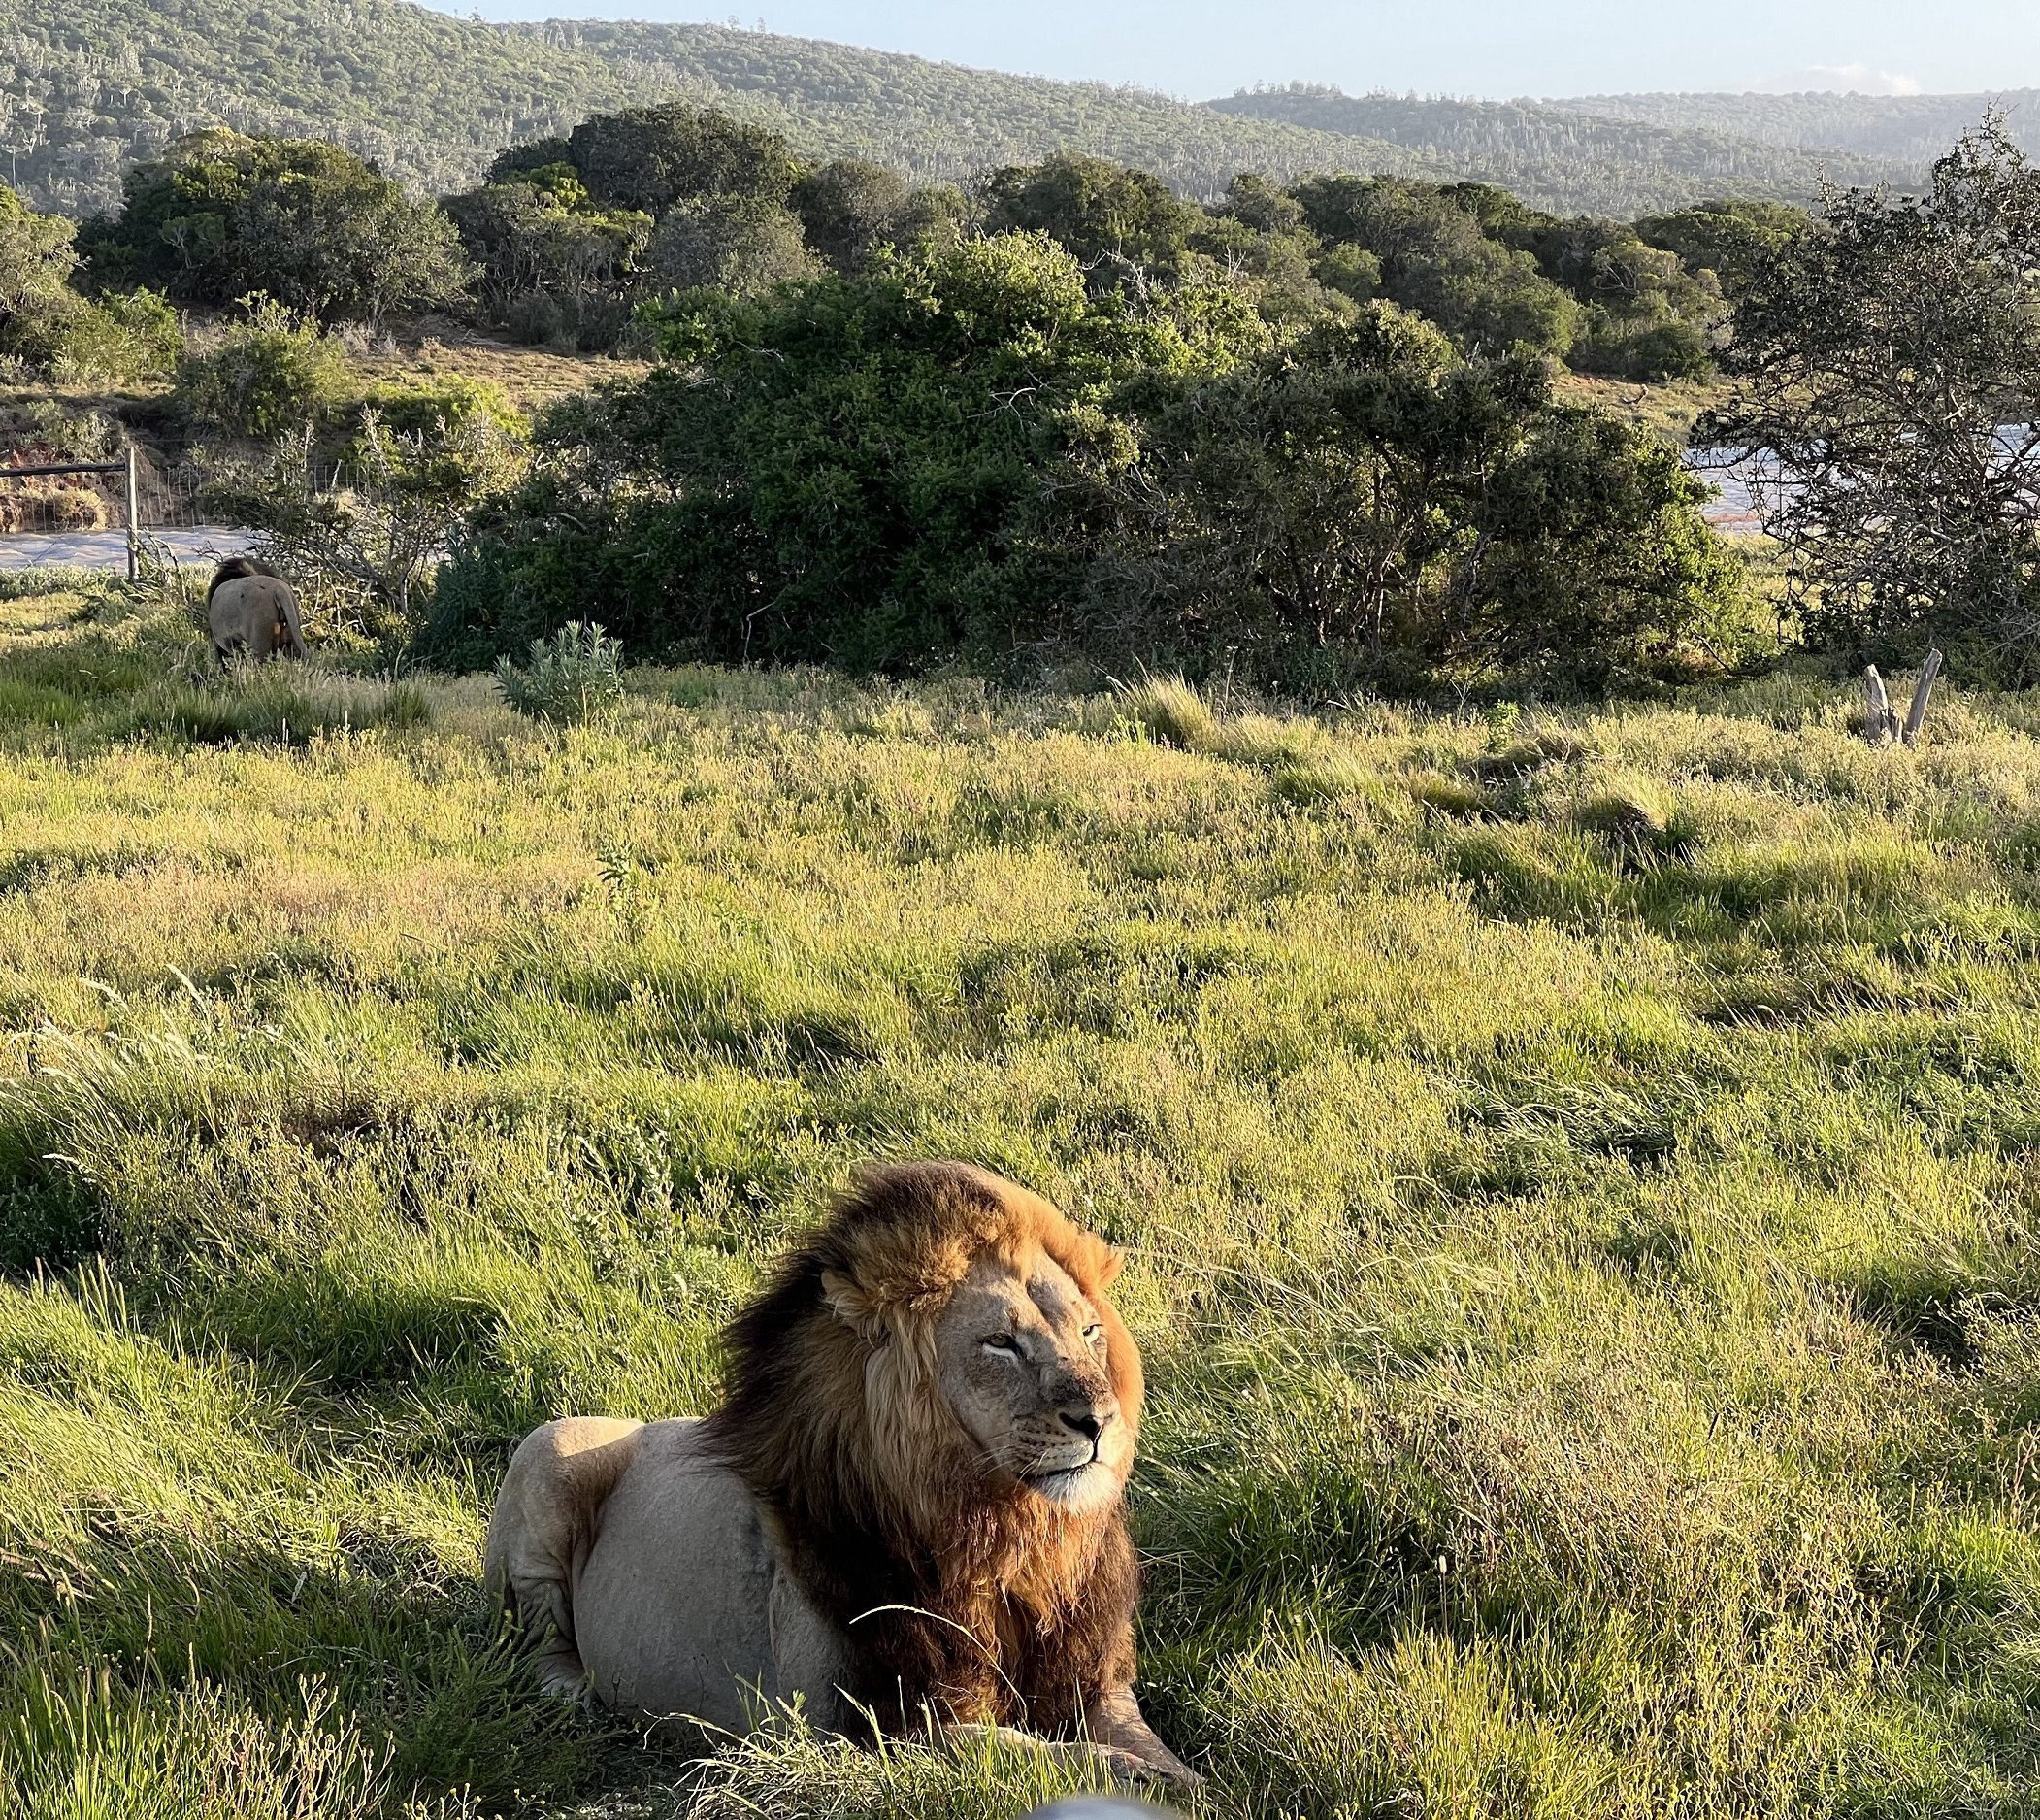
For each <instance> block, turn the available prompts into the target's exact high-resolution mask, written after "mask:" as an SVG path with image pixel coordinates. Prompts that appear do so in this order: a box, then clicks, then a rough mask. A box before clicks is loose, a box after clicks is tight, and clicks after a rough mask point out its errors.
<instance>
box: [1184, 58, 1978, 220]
mask: <svg viewBox="0 0 2040 1820" xmlns="http://www.w3.org/2000/svg"><path fill="white" fill-rule="evenodd" d="M1852 98H1853V97H1833V99H1838V100H1840V99H1852ZM1627 99H1628V100H1631V101H1634V102H1635V103H1637V104H1638V107H1639V109H1647V108H1648V106H1649V104H1652V103H1657V102H1663V103H1667V104H1677V103H1681V102H1685V101H1708V102H1713V101H1721V102H1726V103H1730V104H1733V103H1737V102H1741V101H1745V100H1752V101H1755V100H1761V99H1763V97H1760V96H1717V95H1709V96H1680V95H1641V96H1632V97H1628V98H1627ZM1799 99H1804V100H1820V99H1824V97H1819V96H1808V97H1799ZM1205 105H1206V106H1207V107H1208V108H1210V109H1212V110H1214V111H1217V112H1221V113H1226V114H1230V115H1234V116H1244V117H1250V118H1254V119H1263V120H1279V121H1283V122H1286V123H1288V124H1290V125H1294V126H1301V127H1307V128H1309V129H1311V130H1313V131H1317V132H1325V133H1341V134H1351V135H1354V136H1356V137H1363V138H1369V139H1376V140H1386V141H1388V142H1390V143H1391V144H1393V145H1397V146H1403V147H1415V146H1421V147H1423V148H1425V149H1426V151H1427V152H1428V153H1429V154H1430V155H1431V156H1432V157H1435V158H1437V159H1438V160H1439V161H1440V162H1442V163H1445V164H1447V165H1449V166H1450V167H1451V168H1452V169H1453V170H1455V171H1456V172H1459V173H1461V174H1462V175H1464V176H1466V177H1470V178H1474V179H1477V180H1479V181H1480V182H1489V183H1498V184H1500V185H1502V186H1503V187H1504V188H1507V189H1512V190H1515V191H1517V192H1519V193H1520V194H1523V195H1525V196H1532V195H1533V196H1535V197H1536V198H1537V200H1538V202H1539V205H1540V206H1542V207H1544V208H1552V209H1559V210H1561V211H1568V212H1569V211H1578V212H1580V213H1584V214H1592V215H1616V216H1627V215H1637V214H1641V213H1644V212H1646V211H1648V210H1651V209H1656V208H1661V207H1663V206H1665V199H1667V198H1672V197H1678V198H1681V199H1684V198H1690V197H1693V196H1695V195H1724V194H1734V195H1737V196H1748V197H1753V198H1775V199H1777V200H1781V201H1793V200H1798V199H1803V198H1804V197H1806V196H1807V195H1809V194H1810V193H1811V192H1812V191H1814V190H1815V189H1816V188H1818V187H1819V184H1820V182H1821V179H1822V177H1823V176H1824V175H1826V176H1829V177H1832V178H1833V179H1834V181H1836V182H1842V183H1874V182H1883V181H1887V180H1895V179H1898V178H1900V177H1904V176H1910V175H1911V174H1912V171H1913V169H1914V167H1916V166H1920V165H1924V164H1925V162H1926V161H1927V160H1928V159H1929V158H1931V157H1933V156H1934V155H1936V153H1938V152H1939V151H1941V150H1944V149H1946V147H1947V145H1948V142H1949V141H1950V140H1951V139H1953V138H1954V137H1955V136H1956V134H1957V133H1958V132H1959V131H1960V130H1961V128H1960V125H1959V124H1958V125H1957V126H1955V127H1953V128H1949V129H1947V130H1942V129H1940V128H1938V127H1937V128H1934V129H1932V130H1927V129H1926V128H1925V127H1923V128H1922V135H1923V136H1922V138H1921V139H1920V142H1919V146H1918V148H1915V149H1905V150H1902V151H1892V152H1890V153H1888V154H1878V155H1875V156H1873V155H1868V154H1869V152H1870V149H1869V148H1861V149H1854V150H1851V149H1842V150H1828V149H1808V148H1809V147H1820V148H1827V147H1830V146H1843V145H1844V144H1845V143H1847V142H1843V141H1841V140H1837V139H1830V138H1827V137H1820V138H1813V139H1806V138H1798V137H1792V136H1787V137H1784V138H1777V137H1775V136H1774V135H1772V134H1768V133H1763V134H1759V133H1754V132H1751V131H1750V130H1749V129H1747V128H1744V127H1739V126H1737V125H1735V124H1733V122H1732V117H1725V118H1722V119H1717V118H1714V117H1712V116H1710V115H1709V114H1708V113H1707V111H1706V110H1704V109H1701V110H1696V111H1695V116H1694V117H1693V118H1691V119H1677V118H1672V117H1666V118H1665V119H1663V120H1662V122H1661V121H1658V120H1656V119H1655V118H1654V117H1653V116H1651V115H1649V114H1648V113H1647V112H1643V113H1639V114H1637V115H1636V116H1635V117H1633V118H1632V117H1629V116H1618V115H1617V111H1616V110H1615V109H1613V108H1610V109H1609V110H1608V111H1607V112H1608V114H1609V115H1610V116H1615V117H1605V118H1603V117H1596V109H1595V107H1594V105H1593V104H1592V103H1591V102H1585V101H1582V102H1566V103H1563V104H1556V105H1552V106H1546V105H1544V104H1542V103H1534V102H1524V101H1507V102H1493V101H1456V100H1452V99H1450V98H1449V97H1444V96H1436V95H1428V96H1419V95H1391V94H1371V95H1348V94H1344V93H1342V92H1341V91H1340V90H1338V89H1336V88H1327V87H1319V86H1314V85H1311V84H1306V83H1292V84H1291V85H1290V86H1288V87H1286V88H1263V89H1255V90H1252V91H1250V92H1246V93H1241V94H1237V95H1232V96H1229V97H1227V98H1226V99H1225V100H1222V101H1213V102H1208V103H1206V104H1205ZM1724 112H1725V116H1732V114H1733V108H1732V105H1731V107H1729V108H1728V109H1727V110H1725V111H1724ZM1974 120H1975V113H1974V111H1973V110H1972V111H1971V112H1969V113H1967V114H1964V115H1962V123H1963V124H1973V123H1974ZM1901 158H1902V159H1903V160H1905V161H1906V162H1905V168H1904V170H1902V171H1901V170H1900V169H1898V168H1896V166H1895V165H1894V164H1893V163H1892V162H1890V161H1889V160H1896V159H1901Z"/></svg>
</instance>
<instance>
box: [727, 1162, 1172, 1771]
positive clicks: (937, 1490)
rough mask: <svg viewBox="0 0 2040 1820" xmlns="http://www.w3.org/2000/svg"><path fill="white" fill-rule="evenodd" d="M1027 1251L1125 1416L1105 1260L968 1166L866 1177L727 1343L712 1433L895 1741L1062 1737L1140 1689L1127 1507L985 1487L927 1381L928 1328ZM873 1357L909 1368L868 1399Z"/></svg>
mask: <svg viewBox="0 0 2040 1820" xmlns="http://www.w3.org/2000/svg"><path fill="white" fill-rule="evenodd" d="M1036 1246H1038V1247H1039V1249H1040V1250H1041V1251H1043V1252H1045V1253H1046V1254H1047V1255H1048V1256H1049V1257H1050V1258H1052V1259H1053V1260H1054V1261H1055V1262H1056V1263H1057V1264H1059V1265H1061V1266H1062V1268H1063V1269H1064V1270H1065V1271H1067V1272H1068V1273H1069V1275H1070V1276H1071V1277H1072V1278H1073V1279H1074V1281H1075V1282H1076V1284H1077V1286H1078V1287H1079V1288H1080V1289H1082V1290H1083V1291H1084V1293H1085V1295H1086V1296H1087V1297H1088V1298H1089V1299H1090V1301H1091V1302H1092V1304H1093V1305H1094V1306H1095V1307H1096V1308H1097V1309H1098V1313H1099V1318H1100V1320H1101V1321H1102V1323H1103V1325H1104V1327H1105V1330H1106V1335H1107V1340H1106V1346H1107V1351H1106V1371H1107V1374H1108V1375H1109V1377H1110V1378H1111V1380H1112V1384H1113V1387H1114V1390H1115V1391H1116V1392H1117V1394H1118V1396H1119V1398H1120V1402H1121V1406H1122V1408H1123V1409H1124V1410H1125V1411H1126V1415H1127V1419H1128V1420H1129V1421H1130V1422H1137V1420H1138V1415H1139V1407H1140V1394H1141V1381H1140V1363H1139V1355H1138V1353H1137V1352H1136V1351H1135V1347H1134V1343H1133V1340H1132V1338H1131V1336H1130V1335H1128V1333H1127V1331H1126V1329H1125V1327H1124V1325H1123V1324H1122V1323H1121V1322H1120V1320H1119V1317H1118V1315H1117V1314H1116V1313H1115V1312H1114V1311H1113V1309H1112V1307H1111V1306H1110V1304H1109V1303H1107V1302H1106V1301H1105V1300H1104V1297H1103V1294H1102V1291H1103V1289H1104V1287H1105V1285H1106V1284H1107V1283H1109V1282H1110V1281H1111V1279H1112V1277H1113V1276H1114V1275H1115V1274H1117V1271H1118V1267H1119V1258H1118V1255H1117V1254H1116V1253H1115V1252H1114V1251H1112V1249H1111V1248H1110V1247H1109V1246H1108V1245H1106V1244H1105V1243H1104V1242H1103V1241H1101V1240H1099V1239H1097V1238H1094V1237H1093V1236H1092V1235H1090V1234H1088V1233H1085V1232H1083V1231H1081V1230H1080V1229H1079V1228H1077V1227H1075V1226H1073V1225H1071V1224H1070V1222H1069V1220H1067V1219H1065V1218H1064V1216H1063V1215H1062V1214H1061V1213H1059V1212H1057V1211H1056V1209H1055V1208H1052V1207H1050V1206H1049V1205H1048V1203H1047V1202H1045V1201H1042V1200H1040V1199H1039V1198H1038V1197H1036V1196H1034V1195H1032V1194H1027V1193H1025V1192H1024V1191H1020V1192H1015V1191H1013V1190H1012V1189H1011V1188H1010V1187H1009V1185H1007V1184H1004V1183H1002V1182H1000V1181H999V1180H998V1179H997V1178H996V1177H994V1176H991V1175H986V1174H985V1173H984V1172H982V1171H979V1170H976V1169H972V1168H971V1167H970V1166H969V1165H967V1164H961V1163H936V1164H927V1163H923V1164H910V1165H903V1166H897V1167H892V1168H885V1169H877V1170H872V1171H871V1172H869V1173H867V1174H866V1175H864V1176H863V1177H862V1179H861V1180H860V1182H859V1184H858V1186H857V1188H856V1189H855V1190H854V1191H853V1192H852V1193H851V1194H850V1195H848V1196H847V1197H846V1198H845V1199H843V1200H842V1201H841V1202H839V1204H838V1206H837V1208H836V1209H835V1211H834V1213H833V1215H832V1216H831V1217H830V1219H829V1220H828V1221H827V1223H826V1224H824V1225H823V1226H822V1227H821V1228H820V1230H818V1231H817V1232H816V1233H814V1234H813V1235H812V1236H811V1237H810V1238H809V1239H808V1240H807V1241H806V1242H805V1243H803V1244H801V1245H799V1246H797V1247H796V1248H795V1249H794V1251H793V1252H792V1253H791V1254H790V1255H789V1256H788V1257H787V1258H786V1259H785V1260H784V1261H783V1262H782V1264H781V1265H780V1267H779V1270H778V1273H777V1274H776V1275H775V1277H774V1278H773V1281H772V1282H771V1284H770V1285H769V1286H768V1287H767V1289H766V1290H765V1292H764V1294H763V1295H761V1296H760V1297H759V1298H758V1300H757V1301H755V1302H753V1303H752V1304H751V1305H750V1307H747V1308H745V1309H744V1310H743V1311H742V1312H741V1313H740V1314H739V1315H738V1317H737V1318H736V1320H735V1321H734V1322H732V1323H731V1325H730V1327H729V1329H728V1331H727V1333H726V1335H725V1343H726V1345H727V1348H728V1354H729V1393H728V1396H727V1399H726V1401H725V1403H724V1405H723V1406H722V1408H721V1409H720V1410H719V1411H718V1412H717V1413H716V1414H715V1415H713V1416H711V1417H710V1418H709V1427H708V1436H709V1443H710V1445H711V1447H712V1448H713V1449H714V1451H715V1453H716V1454H717V1455H718V1456H719V1457H720V1458H721V1459H722V1460H723V1461H724V1462H725V1464H727V1465H728V1466H729V1467H730V1468H731V1469H732V1470H734V1471H735V1472H736V1473H738V1474H739V1475H740V1477H741V1478H742V1479H743V1480H744V1482H745V1483H746V1484H747V1485H748V1486H749V1487H750V1489H751V1491H752V1493H753V1494H754V1495H755V1496H756V1497H757V1498H758V1499H759V1500H760V1501H761V1502H762V1504H763V1505H764V1506H765V1508H766V1509H767V1511H768V1512H769V1513H770V1515H771V1518H772V1521H773V1524H774V1526H775V1527H776V1529H777V1530H778V1533H779V1536H780V1538H781V1540H782V1542H783V1544H784V1546H785V1548H786V1553H787V1557H788V1559H789V1562H790V1563H791V1565H792V1567H793V1570H794V1572H795V1573H796V1575H797V1577H798V1578H799V1579H800V1581H801V1583H802V1585H803V1587H804V1588H805V1590H806V1593H807V1595H808V1597H809V1598H810V1599H812V1600H813V1601H814V1602H815V1603H816V1604H817V1605H819V1606H820V1607H821V1608H822V1609H823V1610H824V1611H825V1612H826V1613H827V1614H828V1615H829V1616H831V1617H832V1618H833V1619H835V1621H836V1622H837V1623H838V1624H839V1625H840V1626H841V1627H842V1628H843V1631H844V1633H845V1635H846V1636H847V1637H848V1638H849V1641H850V1648H851V1652H852V1663H851V1681H852V1685H851V1686H850V1687H848V1689H847V1690H846V1691H847V1692H849V1693H850V1694H852V1695H853V1696H854V1697H855V1698H857V1699H858V1700H860V1701H863V1702H864V1703H865V1704H867V1705H868V1706H869V1707H870V1708H871V1709H872V1711H873V1712H874V1713H875V1714H876V1715H877V1717H878V1719H879V1723H880V1724H881V1725H882V1726H883V1727H884V1728H885V1729H886V1730H888V1731H892V1732H896V1733H898V1732H906V1731H911V1730H914V1729H916V1728H917V1727H918V1725H919V1723H920V1722H921V1721H922V1719H923V1716H924V1713H927V1712H932V1713H933V1715H934V1716H935V1717H936V1718H938V1719H940V1720H942V1721H944V1722H952V1721H954V1722H979V1721H996V1722H999V1723H1002V1724H1011V1725H1021V1726H1025V1727H1026V1728H1028V1729H1029V1730H1032V1731H1034V1732H1036V1733H1039V1734H1042V1735H1045V1736H1049V1737H1058V1736H1060V1737H1069V1736H1070V1735H1071V1734H1072V1733H1073V1732H1075V1731H1076V1730H1077V1729H1078V1727H1079V1725H1080V1723H1081V1722H1082V1719H1083V1716H1084V1709H1085V1703H1086V1702H1087V1701H1088V1700H1090V1699H1091V1698H1093V1697H1095V1696H1096V1695H1097V1694H1098V1693H1099V1692H1100V1691H1101V1690H1102V1689H1104V1688H1108V1687H1111V1686H1114V1685H1124V1684H1125V1683H1126V1682H1127V1681H1129V1680H1130V1679H1131V1678H1132V1674H1133V1668H1134V1639H1133V1617H1134V1608H1135V1601H1136V1598H1137V1596H1138V1592H1139V1574H1138V1568H1137V1565H1136V1563H1135V1556H1134V1549H1133V1543H1132V1541H1131V1539H1129V1537H1128V1535H1127V1529H1126V1518H1125V1514H1124V1509H1123V1506H1122V1505H1121V1502H1120V1501H1119V1500H1117V1499H1114V1500H1113V1501H1112V1502H1111V1503H1110V1504H1109V1505H1108V1506H1105V1507H1104V1508H1103V1509H1101V1510H1095V1511H1088V1512H1083V1513H1075V1514H1072V1513H1070V1512H1069V1511H1066V1510H1063V1509H1060V1508H1058V1507H1057V1506H1053V1505H1051V1504H1050V1503H1049V1502H1048V1501H1047V1500H1045V1499H1043V1498H1041V1497H1039V1496H1037V1495H1036V1493H1034V1492H1033V1491H1031V1490H1029V1489H1028V1488H1027V1487H1026V1486H1024V1485H1021V1484H1020V1483H1018V1482H1017V1481H1014V1480H1002V1479H1000V1478H998V1477H996V1476H989V1477H988V1475H987V1473H986V1471H985V1469H984V1467H983V1465H982V1462H981V1461H980V1460H979V1459H978V1458H977V1457H976V1455H975V1451H974V1449H973V1447H972V1445H971V1442H970V1441H969V1439H968V1438H967V1437H966V1436H965V1435H964V1433H963V1430H962V1428H961V1425H960V1424H958V1423H957V1422H956V1420H955V1418H954V1417H953V1416H952V1415H950V1414H949V1412H948V1409H947V1406H946V1404H944V1403H943V1402H942V1400H941V1393H940V1391H939V1389H938V1387H937V1385H936V1384H935V1382H934V1381H933V1369H934V1358H935V1349H934V1323H935V1321H936V1320H937V1318H938V1316H939V1314H940V1312H941V1309H942V1307H944V1306H945V1305H946V1303H947V1301H948V1299H949V1297H950V1295H951V1294H952V1293H953V1292H954V1290H955V1289H956V1287H957V1285H958V1284H959V1283H960V1282H961V1281H962V1280H963V1278H964V1276H965V1274H967V1273H968V1272H969V1270H970V1268H971V1264H972V1262H973V1261H974V1260H975V1259H976V1258H977V1257H978V1256H979V1255H980V1254H981V1253H982V1252H984V1251H985V1250H987V1249H993V1250H996V1251H998V1252H1000V1253H1002V1254H1004V1255H1005V1256H1007V1257H1009V1258H1014V1259H1020V1258H1024V1257H1025V1256H1026V1255H1028V1254H1029V1253H1030V1252H1031V1251H1032V1250H1033V1249H1034V1248H1035V1247H1036ZM884 1347H899V1348H902V1354H901V1355H900V1358H901V1359H903V1360H905V1359H918V1360H919V1361H920V1366H919V1369H918V1371H915V1370H913V1369H912V1368H911V1367H909V1368H907V1376H908V1379H909V1381H910V1385H911V1388H909V1389H908V1390H907V1391H906V1392H905V1393H904V1394H900V1393H894V1395H893V1401H892V1403H891V1405H890V1406H877V1405H878V1404H879V1403H880V1402H881V1399H880V1397H879V1396H878V1395H876V1394H874V1393H872V1392H871V1391H869V1390H868V1387H867V1373H866V1368H867V1366H868V1365H869V1364H870V1363H871V1362H872V1359H873V1358H874V1356H876V1355H877V1354H878V1353H879V1352H880V1350H881V1348H884ZM898 1362H899V1361H897V1360H896V1361H895V1363H898ZM898 1377H899V1373H895V1374H894V1376H893V1378H892V1379H890V1380H888V1381H894V1382H897V1381H898ZM903 1436H905V1437H907V1438H908V1439H906V1440H905V1442H904V1443H903V1442H902V1440H901V1437H903Z"/></svg>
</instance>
